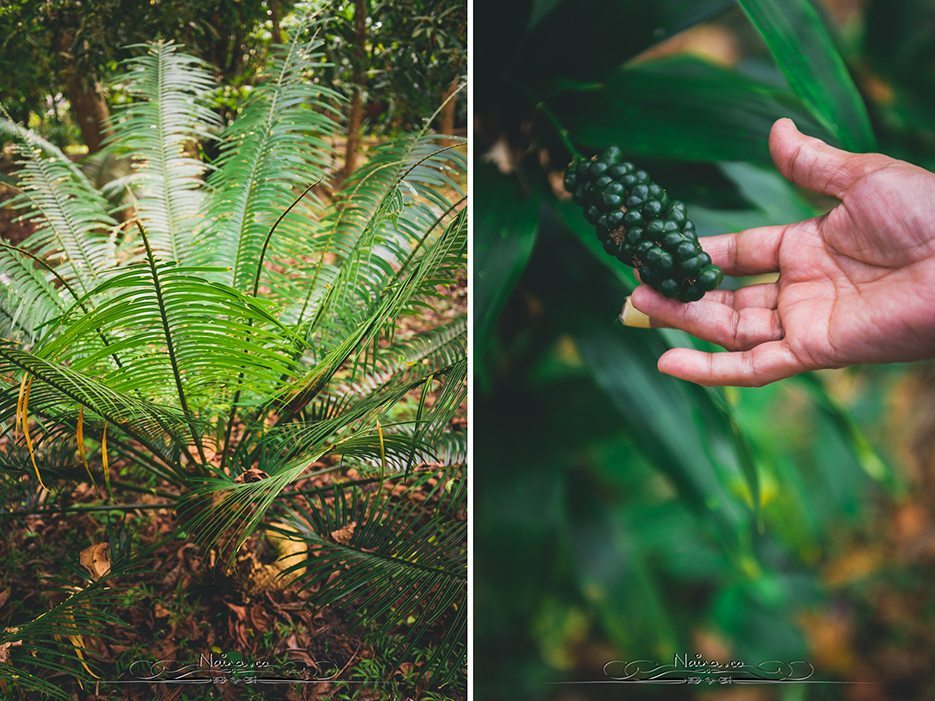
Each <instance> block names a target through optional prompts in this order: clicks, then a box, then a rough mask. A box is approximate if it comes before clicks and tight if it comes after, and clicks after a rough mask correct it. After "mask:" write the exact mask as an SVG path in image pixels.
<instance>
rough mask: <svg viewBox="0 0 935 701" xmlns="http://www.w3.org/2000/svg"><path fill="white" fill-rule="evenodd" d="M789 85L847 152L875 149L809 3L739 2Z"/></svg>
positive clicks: (859, 103) (862, 110)
mask: <svg viewBox="0 0 935 701" xmlns="http://www.w3.org/2000/svg"><path fill="white" fill-rule="evenodd" d="M739 4H740V7H741V8H743V11H744V12H745V13H746V14H747V17H749V18H750V21H751V22H752V23H753V26H754V27H755V28H756V30H757V31H758V32H759V33H760V36H761V37H763V41H764V42H766V46H767V47H768V48H769V51H770V53H771V54H772V55H773V58H774V59H776V63H777V64H779V68H780V69H781V70H782V72H783V75H785V76H786V81H788V83H789V87H790V88H792V90H793V91H794V92H795V94H796V95H798V96H799V97H800V98H802V101H803V102H804V103H805V105H806V106H807V107H808V108H809V110H810V111H811V113H812V114H813V115H815V116H816V117H817V118H818V119H820V120H821V122H822V123H823V125H824V126H825V127H827V128H828V129H829V130H830V131H831V133H833V134H834V135H835V136H836V137H837V141H838V142H839V143H840V144H841V146H843V147H844V148H846V149H849V150H851V151H869V150H872V149H873V148H874V147H875V146H876V141H875V139H874V136H873V131H872V130H871V128H870V118H869V116H868V115H867V109H866V107H865V106H864V103H863V100H862V99H861V97H860V93H859V92H858V91H857V88H856V86H855V85H854V82H853V81H852V80H851V76H850V74H849V73H848V71H847V66H846V65H845V64H844V59H843V58H842V57H841V54H840V53H839V52H838V50H837V47H836V46H835V45H834V41H833V40H832V38H831V35H830V34H829V33H828V30H827V29H826V28H825V26H824V23H823V22H822V20H821V17H820V16H819V14H818V12H817V11H816V10H815V8H814V7H813V6H812V3H811V2H810V0H739Z"/></svg>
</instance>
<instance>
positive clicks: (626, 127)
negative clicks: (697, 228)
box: [555, 56, 837, 164]
mask: <svg viewBox="0 0 935 701" xmlns="http://www.w3.org/2000/svg"><path fill="white" fill-rule="evenodd" d="M555 111H556V112H558V113H559V115H560V116H561V119H562V122H563V123H564V124H565V125H566V126H567V127H568V129H569V131H570V132H571V133H572V134H573V135H574V137H575V139H576V140H577V141H578V142H579V143H581V144H583V145H585V146H587V147H589V148H591V149H595V150H596V149H598V148H601V147H603V146H606V145H607V144H611V143H615V144H617V145H618V146H620V148H622V149H623V150H624V152H625V153H627V154H629V155H632V156H653V157H661V158H673V159H679V160H692V161H750V162H754V163H763V164H770V163H771V161H770V156H769V149H768V145H767V144H768V137H769V130H770V127H771V126H772V124H773V122H774V121H776V120H777V119H778V118H779V117H792V118H793V119H794V120H795V122H796V124H797V125H798V126H799V128H800V129H801V130H802V131H803V132H806V133H809V134H812V135H814V136H818V137H820V138H822V139H825V140H827V141H831V142H832V143H834V142H836V141H837V140H836V139H835V138H834V135H833V134H832V133H831V132H829V131H828V130H827V129H825V128H823V127H821V126H820V125H819V123H818V122H817V121H816V120H815V119H813V118H812V117H811V116H810V115H809V113H808V112H807V111H806V110H805V109H804V108H803V106H802V104H801V102H800V101H799V100H798V99H797V98H796V97H795V96H794V95H792V94H790V93H789V92H788V91H785V90H782V89H778V88H775V87H773V86H770V85H767V84H765V83H761V82H759V81H756V80H753V79H752V78H748V77H746V76H744V75H742V74H740V73H738V72H736V71H733V70H728V69H726V68H721V67H720V66H716V65H714V64H712V63H708V62H706V61H703V60H700V59H697V58H692V57H687V56H674V57H669V58H663V59H658V60H654V61H646V62H641V63H638V64H636V65H633V66H630V67H627V68H622V69H620V70H618V71H616V72H614V73H613V74H612V75H611V76H609V77H608V79H607V81H606V82H605V83H604V84H603V85H601V86H600V87H599V88H597V89H593V90H581V91H578V92H575V93H572V94H566V95H563V96H562V98H561V99H560V100H556V101H555Z"/></svg>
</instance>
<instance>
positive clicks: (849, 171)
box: [769, 117, 873, 198]
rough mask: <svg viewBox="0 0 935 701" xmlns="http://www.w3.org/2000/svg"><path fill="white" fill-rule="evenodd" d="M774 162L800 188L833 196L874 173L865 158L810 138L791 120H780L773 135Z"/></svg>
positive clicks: (770, 149) (775, 125)
mask: <svg viewBox="0 0 935 701" xmlns="http://www.w3.org/2000/svg"><path fill="white" fill-rule="evenodd" d="M769 152H770V155H771V156H772V157H773V163H775V164H776V167H777V168H778V169H779V172H780V173H782V174H783V175H784V176H785V177H786V178H787V179H789V180H791V181H792V182H794V183H795V184H797V185H801V186H802V187H804V188H807V189H809V190H812V191H814V192H821V193H824V194H826V195H831V196H833V197H838V198H840V196H841V195H842V194H843V193H844V192H845V191H846V190H847V189H848V188H849V187H850V186H851V185H852V184H853V183H854V181H856V180H857V179H858V178H859V177H861V176H862V175H864V174H865V173H867V172H868V171H869V170H872V169H873V168H872V167H868V166H871V165H872V164H871V163H868V160H867V159H868V157H867V156H865V155H860V154H855V153H850V152H848V151H842V150H841V149H838V148H834V147H833V146H829V145H828V144H826V143H825V142H824V141H822V140H821V139H816V138H814V137H811V136H806V135H805V134H803V133H802V132H800V131H799V130H798V128H797V127H796V126H795V123H794V122H793V121H792V120H791V119H789V118H787V117H783V118H782V119H777V120H776V122H775V123H774V124H773V128H772V129H771V130H770V132H769Z"/></svg>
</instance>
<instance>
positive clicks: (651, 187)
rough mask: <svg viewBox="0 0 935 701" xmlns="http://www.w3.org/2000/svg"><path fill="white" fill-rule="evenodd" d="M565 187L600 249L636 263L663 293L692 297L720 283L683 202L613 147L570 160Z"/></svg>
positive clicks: (719, 275) (719, 274)
mask: <svg viewBox="0 0 935 701" xmlns="http://www.w3.org/2000/svg"><path fill="white" fill-rule="evenodd" d="M565 189H566V190H568V192H570V193H572V195H573V196H574V200H575V203H576V204H578V205H579V206H580V207H582V208H583V209H584V216H585V218H586V219H587V220H588V221H589V222H591V223H592V224H593V225H594V228H595V229H596V231H597V236H598V238H599V239H600V240H601V242H602V243H603V244H604V250H606V251H607V252H608V253H609V254H611V255H613V256H616V257H617V258H618V259H619V260H621V261H623V262H624V263H626V264H627V265H630V266H633V267H634V268H636V269H637V270H638V271H639V273H640V279H641V280H642V281H643V282H645V283H646V284H647V285H650V286H651V287H653V288H654V289H656V290H658V291H659V292H661V293H662V294H664V295H665V296H666V297H670V298H673V299H678V300H680V301H682V302H694V301H695V300H699V299H701V298H702V297H703V296H704V293H705V292H707V291H708V290H713V289H714V288H716V287H717V286H718V285H720V284H721V280H722V279H723V277H724V275H723V273H722V272H721V269H720V268H719V267H717V266H716V265H713V264H712V263H711V257H710V256H709V255H708V254H707V253H705V252H704V251H703V250H702V249H701V244H700V243H699V242H698V236H697V234H696V233H695V225H694V224H693V223H692V222H691V221H689V219H688V215H687V213H686V211H685V204H684V203H683V202H680V201H678V200H673V199H670V198H669V195H668V194H667V193H666V191H665V190H663V189H662V188H661V187H660V186H659V185H657V184H656V183H654V182H653V181H652V180H651V179H650V177H649V175H648V174H647V173H646V171H643V170H638V169H637V168H635V167H634V166H633V164H632V163H627V162H626V161H623V160H622V159H621V153H620V149H619V148H617V147H616V146H608V147H607V148H606V149H605V150H604V151H603V152H602V153H601V154H600V156H594V157H593V158H591V159H589V160H586V159H575V160H574V161H572V162H571V163H570V164H569V166H568V168H567V169H566V170H565Z"/></svg>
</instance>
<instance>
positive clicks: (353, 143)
mask: <svg viewBox="0 0 935 701" xmlns="http://www.w3.org/2000/svg"><path fill="white" fill-rule="evenodd" d="M354 38H355V41H354V54H355V57H354V59H355V60H354V77H353V80H354V95H353V96H352V97H351V109H350V112H349V113H348V116H347V142H346V143H345V146H344V171H343V172H342V174H341V179H342V180H344V179H345V178H347V176H348V175H350V174H351V173H353V172H354V168H355V167H356V166H357V151H358V150H359V149H360V129H361V126H362V125H363V121H364V89H365V88H366V82H365V81H366V79H367V71H366V60H367V51H366V48H367V47H366V41H367V0H354Z"/></svg>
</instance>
